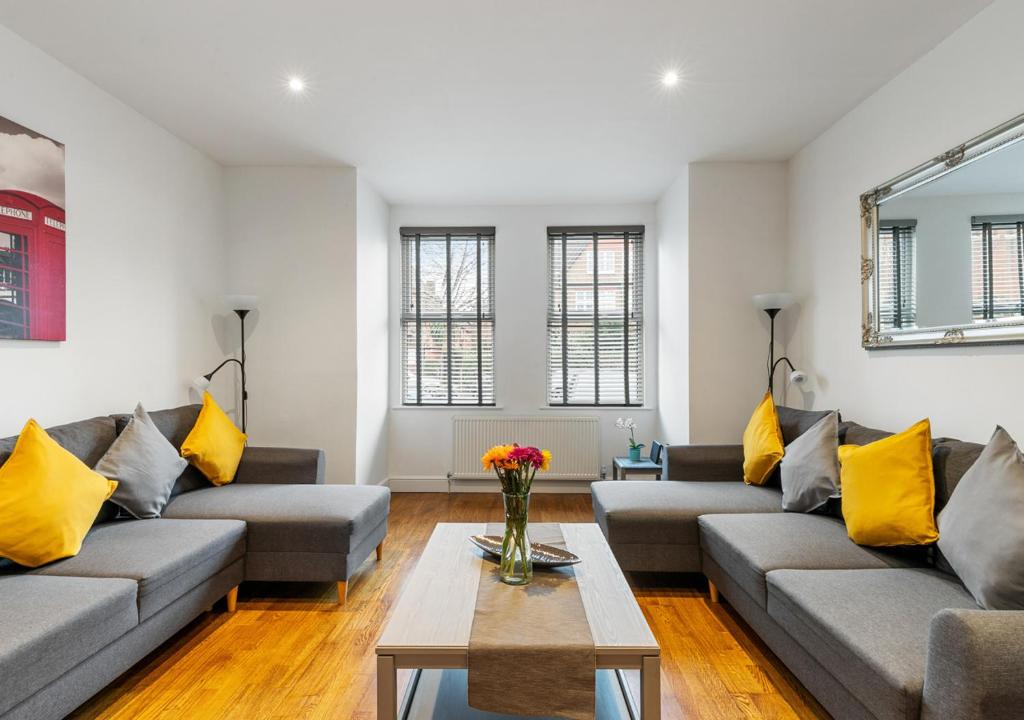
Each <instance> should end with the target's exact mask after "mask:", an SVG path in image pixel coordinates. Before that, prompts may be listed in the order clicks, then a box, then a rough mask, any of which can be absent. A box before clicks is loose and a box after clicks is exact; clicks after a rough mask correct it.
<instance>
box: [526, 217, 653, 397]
mask: <svg viewBox="0 0 1024 720" xmlns="http://www.w3.org/2000/svg"><path fill="white" fill-rule="evenodd" d="M645 232H646V227H645V226H644V225H593V226H590V225H586V226H551V227H548V229H547V246H548V247H547V255H548V287H547V291H548V311H547V337H548V341H547V345H548V347H547V353H546V355H547V359H548V363H547V372H546V377H545V384H546V388H545V399H546V402H547V405H548V407H553V408H558V407H644V401H645V398H644V396H645V394H646V376H645V375H646V374H645V368H644V362H645V357H644V350H645V348H644V344H645V341H646V339H645V331H646V327H645V319H644V294H643V293H644V239H645ZM609 235H618V236H621V242H622V243H623V250H624V251H623V269H622V273H621V274H619V273H618V272H615V273H601V272H600V266H601V263H600V248H599V241H600V239H601V238H602V237H607V236H609ZM586 237H589V238H590V239H591V242H592V243H593V244H592V250H591V253H592V258H593V262H592V267H591V268H590V269H589V270H588V274H590V275H593V278H592V282H593V285H592V288H593V290H592V300H593V302H592V308H591V310H592V312H593V319H592V323H593V336H594V340H593V343H594V401H593V402H570V401H569V395H570V393H569V392H567V389H568V385H569V382H568V378H569V368H568V364H569V363H568V354H569V349H568V343H567V342H566V337H567V336H568V334H569V333H568V327H569V325H570V322H571V321H570V311H569V302H568V292H569V290H568V283H567V282H566V275H567V271H568V270H567V259H566V256H567V252H566V249H567V244H568V240H569V238H586ZM616 239H618V238H616ZM556 243H558V244H559V245H560V253H559V254H558V255H559V257H560V258H561V260H560V262H561V266H560V268H558V272H559V273H560V275H559V276H560V278H561V289H560V296H561V297H560V300H558V305H559V307H558V308H556V307H555V302H556V299H555V298H554V294H555V293H554V282H555V271H556V268H555V267H554V265H555V257H556V254H555V244H556ZM631 250H632V252H631ZM631 260H632V264H631ZM609 275H612V276H619V277H621V281H620V282H621V283H622V285H623V316H622V318H621V320H620V321H618V322H621V323H622V333H623V360H622V364H623V400H618V399H616V400H613V401H610V402H602V401H601V353H600V345H601V339H600V338H601V333H600V328H601V325H602V317H601V292H600V286H601V285H607V284H608V282H607V280H606V279H605V280H602V278H607V277H608V276H609ZM631 288H632V294H631ZM631 300H632V302H631ZM573 324H576V325H577V326H579V321H578V320H576V321H573ZM634 328H635V329H636V331H637V338H636V340H635V343H634V344H635V349H634V354H635V357H632V356H631V352H630V347H631V341H630V336H631V333H632V332H633V330H634ZM553 332H560V333H561V335H560V340H559V344H560V348H561V350H560V352H559V355H560V357H559V358H557V360H558V363H559V365H560V367H561V376H562V382H561V399H560V400H555V399H554V398H553V393H554V386H553V382H552V380H553V378H554V374H553V371H552V364H553V363H554V361H555V360H556V358H554V357H553V349H552V342H551V338H552V333H553ZM631 367H635V368H636V374H637V382H636V392H635V393H633V392H631V389H630V388H631V386H632V383H631V379H630V375H631V373H630V368H631Z"/></svg>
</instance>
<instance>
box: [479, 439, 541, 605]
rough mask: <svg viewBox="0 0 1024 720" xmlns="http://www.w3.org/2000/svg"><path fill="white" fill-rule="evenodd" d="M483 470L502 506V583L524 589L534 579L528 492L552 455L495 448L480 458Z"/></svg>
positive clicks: (512, 447) (525, 449)
mask: <svg viewBox="0 0 1024 720" xmlns="http://www.w3.org/2000/svg"><path fill="white" fill-rule="evenodd" d="M480 460H481V461H482V462H483V465H484V470H494V473H495V474H496V475H497V476H498V480H499V481H500V482H501V494H502V499H503V500H504V503H505V537H504V539H503V540H502V543H501V580H502V582H505V583H508V584H509V585H525V584H527V583H528V582H530V580H531V579H532V578H533V563H532V561H531V560H530V536H529V534H528V532H527V525H528V524H529V513H530V488H531V486H532V485H533V478H534V477H535V476H536V475H537V471H538V470H540V471H542V472H543V471H545V470H547V469H548V467H549V466H550V464H551V453H550V452H548V451H547V450H540V449H538V448H535V447H521V446H519V445H495V446H494V447H492V448H491V449H490V450H488V451H487V452H486V453H484V456H483V457H482V458H480Z"/></svg>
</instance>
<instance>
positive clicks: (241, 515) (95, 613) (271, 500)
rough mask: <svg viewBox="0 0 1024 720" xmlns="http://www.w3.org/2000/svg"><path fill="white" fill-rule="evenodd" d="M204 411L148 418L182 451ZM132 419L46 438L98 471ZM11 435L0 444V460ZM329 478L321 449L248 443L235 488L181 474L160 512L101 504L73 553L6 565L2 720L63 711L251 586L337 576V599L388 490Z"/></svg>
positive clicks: (375, 529) (376, 538)
mask: <svg viewBox="0 0 1024 720" xmlns="http://www.w3.org/2000/svg"><path fill="white" fill-rule="evenodd" d="M198 411H199V407H198V406H193V405H190V406H185V407H182V408H175V409H172V410H163V411H158V412H154V413H151V417H152V418H153V420H154V422H155V423H156V425H157V427H158V428H160V430H161V432H163V433H164V435H165V436H166V437H167V438H168V439H169V440H170V441H171V442H172V443H173V444H174V445H175V446H176V447H180V445H181V442H182V440H184V438H185V435H187V434H188V431H189V429H190V428H191V427H192V425H193V424H194V422H195V419H196V417H197V415H198ZM127 417H128V416H111V417H98V418H93V419H90V420H83V421H81V422H77V423H72V424H70V425H64V426H61V427H57V428H50V429H49V430H48V431H47V432H49V434H50V435H51V437H53V438H54V439H55V440H56V441H57V442H58V443H60V444H61V445H62V446H63V447H65V448H66V449H68V450H69V451H70V452H72V453H73V454H74V455H76V456H77V457H78V458H80V459H81V460H82V461H83V462H85V463H86V464H87V465H89V466H90V467H92V466H95V464H96V463H97V462H98V461H99V459H100V458H101V457H102V456H103V454H104V452H106V450H107V448H108V447H109V446H110V444H111V443H112V442H113V441H114V439H115V437H116V434H117V433H118V432H119V431H120V430H122V429H123V428H124V426H125V424H126V421H127ZM16 440H17V438H7V439H3V440H0V463H3V462H4V461H6V460H7V457H8V456H9V454H10V452H11V450H12V449H13V447H14V443H15V442H16ZM323 482H324V456H323V452H322V451H319V450H298V449H288V448H256V447H249V448H246V450H245V452H244V454H243V456H242V462H241V463H240V465H239V468H238V473H237V475H236V478H235V482H234V483H232V484H231V485H227V486H224V487H221V488H214V487H212V486H211V485H210V484H209V483H208V482H207V481H206V480H205V479H204V478H203V477H202V475H200V474H199V473H198V471H196V470H195V469H194V468H192V467H189V468H188V469H186V470H185V472H184V473H183V474H182V476H181V477H180V478H179V479H178V481H177V483H176V484H175V487H174V491H173V494H172V500H171V504H170V505H169V506H168V508H167V512H166V513H165V517H164V518H161V519H159V520H130V519H129V520H125V519H117V509H116V507H115V506H113V505H111V504H110V503H106V504H104V507H103V508H102V509H101V511H100V513H99V515H98V517H97V518H96V521H95V523H94V525H93V528H92V530H91V531H90V532H89V534H88V535H87V536H86V538H85V541H84V543H83V545H82V550H81V552H80V553H79V554H78V555H76V556H75V557H73V558H67V559H65V560H60V561H57V562H55V563H51V564H49V565H46V566H43V567H41V568H35V569H27V568H20V567H18V566H16V565H14V564H13V563H10V562H8V561H5V560H0V609H2V612H0V720H40V719H44V720H45V719H47V718H61V717H64V716H65V715H67V714H68V713H70V712H71V711H73V710H74V709H75V708H76V707H78V706H79V705H81V704H82V703H83V702H85V701H86V700H88V699H89V698H90V697H91V696H92V695H94V694H95V693H96V692H98V691H99V690H101V689H102V688H103V687H104V686H106V685H108V684H109V683H111V682H112V681H113V680H115V679H116V678H117V677H118V676H119V675H121V674H122V673H124V672H125V671H126V670H128V669H129V668H131V667H132V666H133V665H135V664H136V663H137V662H139V661H140V660H142V659H143V658H144V657H145V656H146V655H148V654H149V653H151V652H152V651H153V650H155V649H156V648H157V647H159V645H160V644H161V643H163V642H165V641H166V640H167V639H168V638H170V637H171V636H172V635H174V634H175V633H176V632H178V631H179V630H181V629H182V628H183V627H185V626H186V625H187V624H188V623H189V622H191V621H192V620H194V619H195V618H196V617H197V616H199V615H200V614H202V613H203V612H205V611H207V610H209V609H210V608H211V607H212V605H213V604H214V603H215V602H216V601H217V600H219V599H220V598H222V597H224V596H225V595H228V594H229V592H230V591H232V590H233V589H234V588H237V587H238V585H239V584H240V583H241V582H242V581H243V580H246V579H259V580H285V579H287V580H295V581H313V582H337V583H339V591H340V592H341V596H340V599H341V600H342V601H343V600H344V592H345V588H346V581H347V580H348V579H349V578H351V576H352V575H353V573H355V571H356V569H357V568H358V567H359V565H360V564H362V562H363V561H364V560H366V558H367V557H369V556H370V554H372V553H373V550H374V548H375V547H378V546H380V545H381V543H382V541H383V538H384V536H385V535H386V534H387V515H388V505H389V498H390V493H389V491H388V490H387V488H380V487H354V486H327V485H323ZM172 515H173V517H172Z"/></svg>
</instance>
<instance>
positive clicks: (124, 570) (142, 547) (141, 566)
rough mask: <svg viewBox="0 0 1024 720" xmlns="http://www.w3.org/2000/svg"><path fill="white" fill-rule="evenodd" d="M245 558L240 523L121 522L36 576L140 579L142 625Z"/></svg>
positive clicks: (94, 535) (108, 525)
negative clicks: (144, 621) (76, 553)
mask: <svg viewBox="0 0 1024 720" xmlns="http://www.w3.org/2000/svg"><path fill="white" fill-rule="evenodd" d="M244 555H245V523H243V522H239V521H237V520H209V521H198V520H163V519H161V520H118V521H114V522H109V523H104V524H103V525H98V526H96V527H94V528H93V529H92V531H91V532H90V533H89V535H88V536H86V538H85V542H84V543H83V544H82V550H81V552H79V553H78V555H76V556H75V557H73V558H68V559H67V560H61V561H59V562H56V563H53V564H52V565H47V566H46V567H42V568H39V569H37V570H33V571H32V572H33V574H38V575H59V576H64V577H68V576H77V577H110V578H128V579H131V580H135V581H136V582H138V584H139V596H138V600H139V619H140V621H143V620H146V619H147V618H149V617H150V616H152V615H154V614H155V613H157V612H159V611H160V610H162V609H163V608H165V607H166V606H168V605H170V604H171V603H172V602H174V601H175V600H177V599H178V598H179V597H181V596H182V595H184V594H185V593H186V592H188V591H189V590H191V589H193V588H194V587H196V586H198V585H200V584H201V583H203V582H205V581H206V580H208V579H209V578H211V577H213V576H214V575H216V574H217V573H218V572H220V571H221V570H223V569H224V568H226V567H227V566H229V565H230V564H231V563H233V562H235V561H236V560H239V559H240V558H242V557H243V556H244Z"/></svg>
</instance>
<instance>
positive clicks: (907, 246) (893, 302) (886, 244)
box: [876, 220, 917, 330]
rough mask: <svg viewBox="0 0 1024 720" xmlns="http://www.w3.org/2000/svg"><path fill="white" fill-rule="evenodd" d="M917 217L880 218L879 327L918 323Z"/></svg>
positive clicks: (906, 326) (906, 325) (889, 328)
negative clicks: (899, 218) (901, 218)
mask: <svg viewBox="0 0 1024 720" xmlns="http://www.w3.org/2000/svg"><path fill="white" fill-rule="evenodd" d="M916 234H917V220H882V221H880V222H879V228H878V257H877V263H878V273H877V280H876V282H877V283H878V284H877V286H876V289H877V292H878V308H879V318H878V322H879V325H880V326H881V328H882V329H888V330H891V329H894V328H895V329H898V328H911V327H915V326H916V325H917V275H916V270H917V248H916V245H917V239H916Z"/></svg>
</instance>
